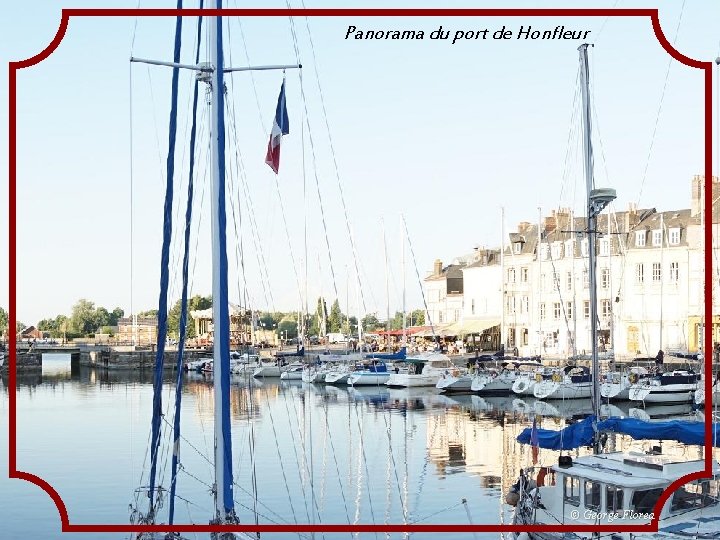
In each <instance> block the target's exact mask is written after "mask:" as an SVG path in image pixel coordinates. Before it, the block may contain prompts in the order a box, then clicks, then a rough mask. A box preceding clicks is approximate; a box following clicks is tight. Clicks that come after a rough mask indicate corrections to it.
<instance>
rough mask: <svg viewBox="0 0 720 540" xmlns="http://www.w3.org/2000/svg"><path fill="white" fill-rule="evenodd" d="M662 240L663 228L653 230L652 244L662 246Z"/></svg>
mask: <svg viewBox="0 0 720 540" xmlns="http://www.w3.org/2000/svg"><path fill="white" fill-rule="evenodd" d="M662 240H663V233H662V229H657V230H655V231H653V232H652V245H653V246H654V247H660V246H662Z"/></svg>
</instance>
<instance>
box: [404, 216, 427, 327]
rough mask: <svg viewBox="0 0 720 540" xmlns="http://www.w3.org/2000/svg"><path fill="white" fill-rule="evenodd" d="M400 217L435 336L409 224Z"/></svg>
mask: <svg viewBox="0 0 720 540" xmlns="http://www.w3.org/2000/svg"><path fill="white" fill-rule="evenodd" d="M400 217H401V218H402V222H403V225H404V227H405V238H407V242H408V246H410V254H411V255H412V258H413V263H414V264H415V275H416V276H417V279H418V284H419V285H420V294H421V295H422V300H423V306H424V307H425V313H427V314H428V320H427V321H426V322H427V323H428V324H429V325H430V331H431V332H432V333H433V336H434V335H435V327H434V326H433V322H432V317H431V316H430V310H429V309H428V304H427V299H426V298H425V289H424V287H423V286H422V279H421V278H420V271H419V270H418V266H417V259H416V258H415V249H414V248H413V244H412V240H410V233H409V232H408V228H407V222H406V221H405V216H404V215H403V214H401V215H400Z"/></svg>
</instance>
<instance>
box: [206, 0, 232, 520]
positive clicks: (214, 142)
mask: <svg viewBox="0 0 720 540" xmlns="http://www.w3.org/2000/svg"><path fill="white" fill-rule="evenodd" d="M211 4H212V5H213V6H212V7H213V8H217V7H219V6H218V4H220V0H212V1H211ZM210 21H211V22H210V24H209V25H208V40H209V49H210V59H209V61H210V65H211V66H212V68H213V73H212V82H211V84H210V103H211V107H212V108H211V111H212V113H211V114H210V118H211V120H210V122H211V127H210V133H211V136H210V155H211V169H210V170H211V186H212V187H211V193H212V197H211V228H212V268H213V270H212V291H213V303H212V311H213V336H214V337H213V380H214V392H213V396H214V403H215V490H214V493H215V512H216V518H217V519H223V520H224V518H225V505H224V502H223V500H222V496H221V491H222V489H223V485H224V483H225V482H224V480H225V478H224V474H225V467H224V463H225V441H224V434H223V430H222V408H223V398H224V396H223V392H222V387H221V385H220V384H219V383H220V380H221V377H222V369H223V365H222V358H221V354H222V352H221V351H222V348H223V347H229V346H230V344H229V343H227V344H226V343H221V342H220V340H219V339H218V334H217V332H218V330H219V328H220V324H221V316H220V313H221V310H222V306H221V299H222V298H223V296H224V295H223V294H222V293H221V291H222V276H221V272H220V261H221V257H222V254H221V248H220V241H219V238H220V226H221V225H220V215H219V213H220V211H219V208H218V205H219V194H220V189H221V186H220V182H222V179H221V178H220V158H221V156H220V146H219V138H220V136H221V133H220V131H219V130H220V126H219V117H220V114H221V113H223V111H221V110H219V102H218V101H219V99H218V97H219V94H220V92H221V91H222V90H223V89H221V88H218V86H219V81H221V80H222V66H221V65H219V63H218V60H219V50H218V48H219V47H218V32H217V30H218V25H219V24H222V22H221V19H220V18H219V17H212V18H211V19H210ZM225 280H226V281H227V275H225ZM226 286H227V285H226ZM227 307H228V306H225V309H227Z"/></svg>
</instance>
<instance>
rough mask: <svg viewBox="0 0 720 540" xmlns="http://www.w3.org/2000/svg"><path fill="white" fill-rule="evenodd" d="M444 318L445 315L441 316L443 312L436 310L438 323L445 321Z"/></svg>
mask: <svg viewBox="0 0 720 540" xmlns="http://www.w3.org/2000/svg"><path fill="white" fill-rule="evenodd" d="M444 319H445V317H443V312H442V311H438V322H439V323H443V322H445V320H444Z"/></svg>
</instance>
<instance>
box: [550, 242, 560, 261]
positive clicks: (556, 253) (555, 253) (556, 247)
mask: <svg viewBox="0 0 720 540" xmlns="http://www.w3.org/2000/svg"><path fill="white" fill-rule="evenodd" d="M561 252H562V244H561V243H560V242H553V244H552V258H553V259H559V258H560V255H561Z"/></svg>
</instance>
